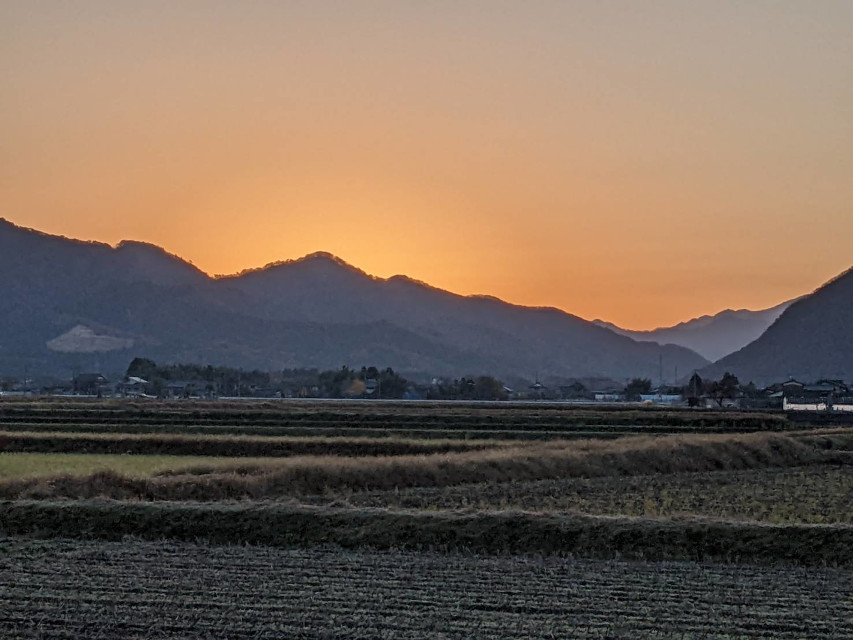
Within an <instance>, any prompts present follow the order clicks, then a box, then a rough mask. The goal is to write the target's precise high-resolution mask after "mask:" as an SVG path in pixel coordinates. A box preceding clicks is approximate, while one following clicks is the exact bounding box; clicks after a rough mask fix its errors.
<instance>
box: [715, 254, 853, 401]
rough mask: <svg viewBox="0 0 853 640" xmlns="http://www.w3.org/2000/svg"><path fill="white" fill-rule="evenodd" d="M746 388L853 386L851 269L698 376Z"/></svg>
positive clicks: (852, 290) (794, 306)
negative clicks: (735, 381) (790, 381)
mask: <svg viewBox="0 0 853 640" xmlns="http://www.w3.org/2000/svg"><path fill="white" fill-rule="evenodd" d="M726 371H730V372H732V373H734V374H735V375H737V376H738V378H740V380H741V381H742V382H748V381H750V380H752V381H754V382H755V383H756V384H770V383H772V382H774V381H784V380H785V379H786V378H787V377H788V376H793V377H795V378H797V379H799V380H803V381H805V382H809V381H815V380H818V379H820V378H837V379H843V380H846V381H849V380H853V269H851V270H849V271H846V272H845V273H843V274H841V275H840V276H838V277H837V278H835V279H834V280H831V281H830V282H828V283H827V284H825V285H824V286H822V287H821V288H820V289H818V290H817V291H815V292H814V293H812V294H811V295H809V296H807V297H805V298H801V299H800V300H798V301H797V302H795V303H794V304H792V305H791V306H790V307H788V309H787V310H786V311H785V312H784V313H783V314H782V315H781V316H779V319H778V320H776V322H774V323H773V324H772V325H771V326H770V328H769V329H767V331H765V332H764V333H763V334H762V335H761V337H760V338H758V339H757V340H756V341H755V342H752V343H751V344H749V345H747V346H746V347H744V348H743V349H741V350H740V351H737V352H735V353H733V354H731V355H729V356H726V357H725V358H723V359H722V360H720V361H719V362H716V363H714V364H713V365H710V366H709V367H707V368H706V369H704V370H703V371H701V372H700V375H702V376H703V377H715V378H717V377H719V376H721V375H722V374H723V373H724V372H726Z"/></svg>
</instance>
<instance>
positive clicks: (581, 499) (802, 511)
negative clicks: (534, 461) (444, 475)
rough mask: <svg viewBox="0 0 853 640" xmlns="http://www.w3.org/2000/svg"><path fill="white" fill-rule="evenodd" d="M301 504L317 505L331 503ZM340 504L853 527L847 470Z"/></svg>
mask: <svg viewBox="0 0 853 640" xmlns="http://www.w3.org/2000/svg"><path fill="white" fill-rule="evenodd" d="M304 500H307V501H310V502H313V503H315V504H322V503H325V502H328V501H329V498H328V497H325V496H316V497H314V498H308V499H304ZM335 500H336V501H339V500H340V498H335ZM345 501H346V503H347V504H350V505H352V506H356V507H389V508H393V509H427V510H435V509H450V510H466V511H486V510H505V509H520V510H525V511H536V512H546V513H589V514H596V515H609V516H618V515H622V516H633V517H685V516H690V515H695V516H702V517H707V518H718V519H727V520H748V521H761V522H771V523H780V524H832V523H841V524H853V466H831V465H819V466H811V467H795V468H789V469H784V468H783V469H750V470H748V471H712V472H707V473H672V474H665V475H663V474H656V475H639V476H616V477H603V478H570V479H560V480H537V481H529V482H502V483H492V484H469V485H462V486H454V487H443V488H434V487H427V488H412V489H405V490H397V491H368V492H362V493H353V494H352V495H349V496H347V497H346V499H345Z"/></svg>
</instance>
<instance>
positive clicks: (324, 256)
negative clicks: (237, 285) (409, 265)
mask: <svg viewBox="0 0 853 640" xmlns="http://www.w3.org/2000/svg"><path fill="white" fill-rule="evenodd" d="M290 270H295V271H297V272H299V273H300V274H304V273H306V272H309V273H310V272H319V273H324V274H329V273H333V272H339V273H349V274H352V275H358V276H362V277H364V278H370V279H371V280H379V279H380V278H377V277H375V276H372V275H370V274H369V273H367V272H365V271H362V270H361V269H359V268H358V267H355V266H353V265H351V264H350V263H349V262H347V261H346V260H343V259H342V258H339V257H338V256H336V255H334V254H333V253H329V252H328V251H315V252H314V253H309V254H308V255H305V256H302V257H301V258H294V259H288V260H277V261H275V262H268V263H267V264H265V265H264V266H263V267H254V268H251V269H243V270H242V271H240V272H239V273H235V274H231V275H218V276H216V278H217V279H221V280H229V279H237V278H244V277H246V276H249V277H254V276H260V275H261V274H273V273H278V272H282V271H290Z"/></svg>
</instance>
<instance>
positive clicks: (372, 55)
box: [0, 0, 853, 329]
mask: <svg viewBox="0 0 853 640" xmlns="http://www.w3.org/2000/svg"><path fill="white" fill-rule="evenodd" d="M851 79H853V2H850V1H849V0H837V1H830V0H809V1H808V2H805V1H799V0H798V1H792V2H786V1H783V0H773V1H770V0H751V1H737V2H733V1H726V0H713V1H711V0H708V1H699V0H696V1H693V2H685V1H684V0H672V1H664V0H661V1H657V2H655V1H649V2H634V1H628V0H624V1H612V0H590V1H579V0H578V1H568V0H565V1H561V2H556V1H553V2H552V1H544V0H525V1H524V2H520V1H515V2H506V1H503V0H482V1H467V2H466V1H463V0H459V1H457V0H454V1H449V0H448V1H444V0H423V1H419V2H413V1H412V2H409V1H406V0H394V1H378V0H377V1H366V0H365V1H362V0H346V1H343V0H340V1H337V2H330V1H324V0H307V1H304V2H302V1H291V2H286V1H284V0H282V1H277V2H272V1H269V2H262V1H256V0H241V1H240V2H236V1H232V2H223V1H220V0H182V1H181V2H173V1H171V0H170V1H168V2H163V1H160V0H146V1H145V2H137V1H123V0H109V1H103V2H93V1H85V0H75V1H74V2H71V1H54V2H45V1H41V0H2V1H0V216H2V217H5V218H6V219H8V220H10V221H12V222H14V223H16V224H19V225H23V226H27V227H34V228H37V229H39V230H42V231H46V232H49V233H56V234H61V235H66V236H69V237H75V238H82V239H89V240H99V241H102V242H108V243H110V244H115V243H117V242H119V241H120V240H122V239H135V240H143V241H147V242H152V243H155V244H158V245H160V246H162V247H164V248H165V249H167V250H168V251H170V252H172V253H175V254H178V255H180V256H182V257H184V258H185V259H188V260H190V261H192V262H193V263H194V264H195V265H196V266H198V267H200V268H201V269H203V270H204V271H206V272H208V273H210V274H226V273H234V272H238V271H241V270H243V269H246V268H251V267H258V266H261V265H264V264H266V263H269V262H273V261H278V260H285V259H292V258H298V257H300V256H303V255H305V254H308V253H312V252H315V251H321V250H322V251H328V252H331V253H334V254H335V255H337V256H339V257H340V258H342V259H344V260H346V261H347V262H350V263H351V264H354V265H356V266H358V267H359V268H361V269H363V270H365V271H367V272H368V273H371V274H374V275H378V276H383V277H387V276H391V275H394V274H405V275H408V276H411V277H413V278H416V279H419V280H423V281H426V282H429V283H430V284H432V285H435V286H438V287H441V288H444V289H448V290H450V291H454V292H457V293H462V294H472V293H478V294H490V295H494V296H498V297H500V298H503V299H505V300H508V301H511V302H514V303H518V304H525V305H536V306H555V307H559V308H562V309H565V310H566V311H569V312H571V313H574V314H576V315H579V316H582V317H585V318H588V319H592V318H602V319H605V320H609V321H612V322H615V323H617V324H619V325H622V326H625V327H629V328H634V329H649V328H653V327H656V326H665V325H670V324H674V323H677V322H680V321H682V320H686V319H688V318H691V317H695V316H699V315H702V314H706V313H714V312H716V311H719V310H722V309H725V308H753V309H758V308H764V307H769V306H772V305H775V304H777V303H779V302H781V301H783V300H786V299H788V298H792V297H794V296H798V295H801V294H803V293H806V292H809V291H812V290H813V289H815V288H816V287H818V286H819V285H820V284H821V283H823V282H825V281H826V280H828V279H830V278H831V277H833V276H834V275H836V274H838V273H840V272H841V271H843V270H845V269H846V268H848V267H850V266H851V265H853V249H851V247H853V245H851V238H853V206H851V205H852V204H853V179H851V177H853V81H851Z"/></svg>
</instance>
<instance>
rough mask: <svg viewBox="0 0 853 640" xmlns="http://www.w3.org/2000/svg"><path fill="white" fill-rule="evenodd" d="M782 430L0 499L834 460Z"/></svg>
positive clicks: (77, 482)
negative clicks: (771, 432) (776, 432)
mask: <svg viewBox="0 0 853 640" xmlns="http://www.w3.org/2000/svg"><path fill="white" fill-rule="evenodd" d="M844 455H845V454H843V453H840V452H832V451H829V452H827V451H821V450H818V449H816V448H814V447H812V446H808V445H806V444H803V443H802V442H799V441H798V440H796V439H794V438H791V437H788V436H784V435H779V434H746V435H707V436H667V437H634V438H625V439H621V440H615V441H601V440H586V441H572V442H550V443H542V444H538V445H529V446H523V447H504V448H500V449H486V450H482V451H474V452H462V453H447V454H433V455H422V456H382V457H361V458H351V457H337V456H323V457H320V456H305V457H293V458H283V459H281V460H280V462H279V463H278V464H263V465H258V464H251V463H248V462H247V463H245V464H240V463H238V462H237V461H235V465H234V466H233V467H232V468H227V467H226V468H223V467H222V466H221V465H216V466H210V467H204V466H197V467H195V468H193V469H192V470H188V471H181V472H175V473H171V474H170V473H168V472H163V473H161V474H160V475H158V476H154V477H150V478H132V477H127V476H123V475H121V474H118V473H112V472H105V473H96V474H92V475H90V476H85V477H74V476H67V475H63V476H56V477H52V478H29V479H22V480H13V481H7V482H4V483H0V497H2V498H6V499H15V498H93V497H107V498H113V499H134V500H178V501H180V500H199V501H215V500H240V499H253V500H268V499H276V498H281V497H287V496H291V497H293V496H303V495H311V494H347V493H352V492H359V491H370V490H383V489H384V490H393V489H404V488H408V487H445V486H454V485H462V484H472V483H496V482H520V481H529V480H542V479H554V478H588V477H598V476H636V475H647V474H669V473H683V472H698V471H715V470H739V469H759V468H767V467H794V466H804V465H810V464H819V463H824V462H830V461H833V460H836V459H837V458H838V456H844Z"/></svg>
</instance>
